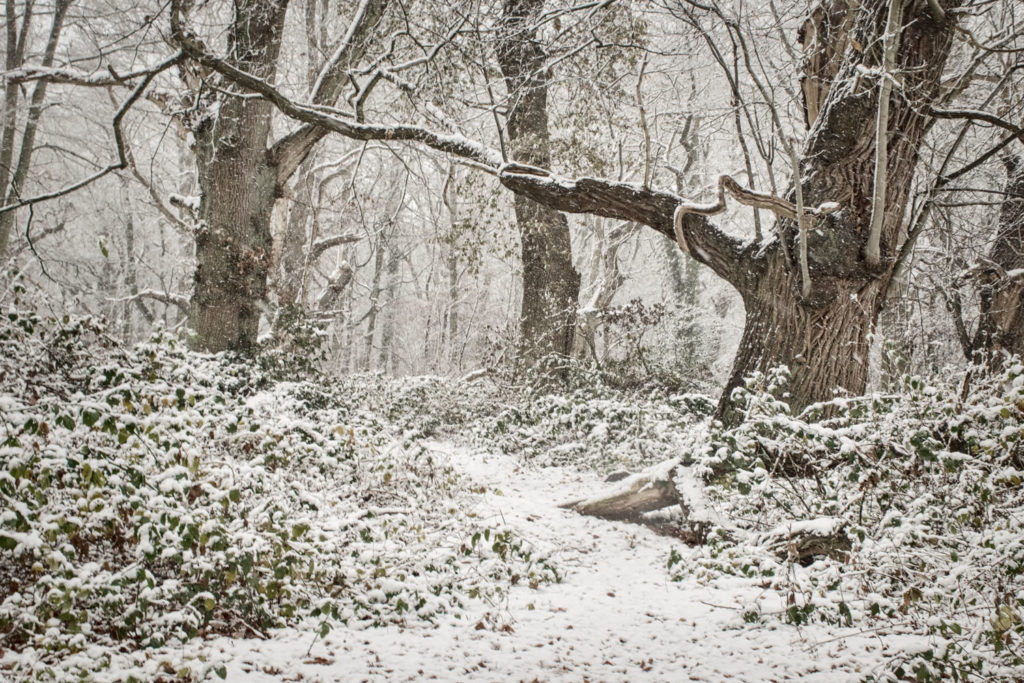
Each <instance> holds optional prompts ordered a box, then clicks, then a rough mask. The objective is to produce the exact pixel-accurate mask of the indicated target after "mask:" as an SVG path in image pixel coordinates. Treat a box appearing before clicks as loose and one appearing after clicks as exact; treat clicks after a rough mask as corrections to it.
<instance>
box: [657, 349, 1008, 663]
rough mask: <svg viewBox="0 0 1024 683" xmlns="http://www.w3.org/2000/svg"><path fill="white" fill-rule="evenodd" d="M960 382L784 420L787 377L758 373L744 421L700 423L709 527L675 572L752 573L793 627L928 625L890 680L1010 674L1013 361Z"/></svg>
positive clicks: (846, 402) (755, 615) (675, 558)
mask: <svg viewBox="0 0 1024 683" xmlns="http://www.w3.org/2000/svg"><path fill="white" fill-rule="evenodd" d="M964 381H965V380H964V379H962V378H961V379H959V381H957V380H955V379H951V380H950V381H939V380H935V381H931V382H929V381H926V380H924V379H921V378H907V379H906V380H905V382H904V386H903V387H902V390H901V391H900V392H899V393H896V394H891V395H878V396H869V397H864V398H851V399H842V400H836V401H834V402H832V403H830V404H828V405H821V406H817V407H812V408H810V409H808V411H806V412H805V413H804V414H802V415H793V414H792V413H791V412H790V411H789V409H788V406H787V405H786V404H785V403H784V402H783V401H782V400H780V399H779V398H776V396H777V395H778V394H779V389H780V388H781V387H783V386H784V385H785V373H775V374H772V375H769V376H766V377H758V378H754V379H753V380H752V381H751V383H750V385H749V387H748V390H747V391H746V392H745V395H744V400H745V406H746V421H745V422H744V423H743V424H742V425H741V426H739V427H737V428H734V429H723V428H722V427H721V426H720V425H714V424H713V425H711V426H710V427H709V428H708V429H707V432H706V433H705V436H704V438H703V441H702V447H701V449H700V451H699V457H698V463H699V466H700V467H702V468H703V471H704V472H705V474H707V475H708V476H710V477H711V484H710V485H709V487H708V488H707V489H706V491H705V493H706V495H707V498H708V499H707V501H706V502H707V503H708V505H709V507H710V508H711V509H712V510H713V512H714V516H713V520H714V522H715V523H714V524H712V525H711V528H710V529H709V530H708V535H707V544H706V545H704V546H703V547H702V548H700V549H699V550H698V553H697V555H696V558H695V559H694V560H686V561H684V560H683V556H682V555H680V554H677V553H673V554H672V558H671V559H670V568H671V570H672V571H673V572H674V573H675V574H676V575H677V576H682V575H692V574H696V575H698V576H699V577H702V578H704V579H707V580H713V579H714V578H715V577H717V576H720V575H722V574H723V573H728V574H738V575H742V576H748V577H756V578H757V579H758V580H760V581H762V582H763V584H764V586H765V587H766V588H768V587H771V588H774V589H775V590H777V591H780V592H782V593H783V594H784V595H786V596H787V599H786V604H785V605H783V606H780V608H779V610H778V612H777V613H778V615H779V616H781V617H782V618H783V619H784V620H785V621H787V622H789V623H792V624H796V625H800V624H802V623H805V622H807V621H808V620H824V621H828V622H831V623H836V624H843V625H850V626H855V627H857V628H860V629H870V630H877V631H878V632H879V633H906V634H919V635H922V636H924V637H923V638H922V640H921V644H920V647H919V649H918V650H917V651H913V652H907V653H906V655H905V657H902V658H900V659H898V660H895V661H892V662H891V663H890V667H889V672H890V674H891V676H892V677H893V679H894V680H905V677H909V678H911V679H916V680H918V681H930V680H939V679H950V680H1007V681H1009V680H1020V675H1021V672H1022V671H1024V622H1022V617H1024V486H1022V480H1024V366H1022V365H1020V364H1014V365H1012V366H1011V367H1009V368H1008V369H1007V371H1006V372H1005V373H1004V374H1002V375H999V376H995V377H987V378H985V377H983V378H981V379H978V378H975V379H974V382H973V384H972V385H971V386H970V387H967V386H965V384H964ZM809 542H813V543H817V545H818V548H817V550H816V551H815V552H810V553H805V552H803V550H804V549H806V547H807V544H808V543H809ZM763 611H764V608H763V606H762V605H760V604H759V605H751V606H750V610H749V611H748V612H747V614H746V619H747V620H748V621H758V620H760V619H762V618H764V617H765V616H766V614H765V613H763Z"/></svg>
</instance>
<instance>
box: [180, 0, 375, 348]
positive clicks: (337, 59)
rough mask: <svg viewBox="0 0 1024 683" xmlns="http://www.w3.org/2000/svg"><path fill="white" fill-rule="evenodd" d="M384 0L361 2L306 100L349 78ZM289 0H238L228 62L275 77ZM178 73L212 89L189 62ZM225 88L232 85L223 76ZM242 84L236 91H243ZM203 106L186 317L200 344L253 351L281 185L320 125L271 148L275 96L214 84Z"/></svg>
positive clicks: (196, 123) (198, 118) (333, 90)
mask: <svg viewBox="0 0 1024 683" xmlns="http://www.w3.org/2000/svg"><path fill="white" fill-rule="evenodd" d="M386 6H387V0H369V1H368V2H364V3H361V4H360V5H359V7H358V8H357V10H356V12H355V15H354V16H353V19H352V24H351V25H350V27H349V30H348V32H347V33H346V35H345V39H346V40H345V42H342V43H341V44H339V45H338V46H337V48H336V49H335V50H334V52H333V54H332V56H331V61H330V63H328V64H326V65H325V67H324V70H323V71H322V72H321V74H320V75H319V76H318V78H317V81H316V83H315V84H313V89H312V90H313V91H312V93H311V97H310V99H311V100H312V101H313V102H315V103H316V104H319V105H333V104H334V103H335V102H336V101H337V99H338V97H339V96H340V94H341V91H342V88H343V87H344V85H345V84H346V83H348V82H349V81H348V76H349V71H348V70H349V69H350V68H351V67H352V66H353V65H355V64H356V63H357V62H358V60H359V59H361V58H362V56H363V55H364V54H365V52H366V50H367V48H368V46H369V45H370V43H371V38H372V35H373V29H374V27H376V26H377V24H378V23H379V22H380V20H381V17H382V16H383V13H384V10H385V8H386ZM287 7H288V0H235V1H234V18H233V20H232V22H231V24H230V28H229V31H228V51H227V54H228V55H229V56H228V57H227V58H226V59H225V63H226V64H228V65H229V66H230V67H232V68H234V69H237V70H238V71H240V72H243V73H246V74H248V75H250V76H251V77H254V78H256V79H258V80H260V81H261V82H264V83H267V84H271V83H273V82H274V78H275V74H276V71H277V61H278V57H279V55H280V48H281V39H282V34H283V31H284V18H285V12H286V9H287ZM181 9H182V8H181V4H180V3H176V4H174V6H173V7H172V11H171V31H172V33H173V34H174V36H175V37H176V39H177V40H179V41H182V42H187V41H188V40H190V39H186V38H185V32H184V31H183V29H182V26H181ZM183 74H184V75H185V80H186V81H187V82H188V81H191V82H190V83H189V84H190V85H191V86H192V87H193V89H194V90H196V91H197V92H209V90H208V89H204V88H203V87H202V86H201V84H200V82H199V79H198V78H197V77H196V76H195V74H194V72H191V71H190V68H185V69H183ZM219 85H220V86H221V88H222V89H228V90H238V86H237V85H234V84H232V79H231V78H230V77H225V78H223V79H221V83H220V84H219ZM242 92H244V89H242V90H239V94H242ZM208 97H209V100H208V101H207V105H208V106H207V108H206V111H202V112H198V113H197V114H195V115H193V117H194V118H193V133H194V135H195V139H196V164H197V166H198V170H199V174H198V175H199V188H200V192H201V200H200V206H199V218H200V221H201V226H200V230H199V231H198V234H197V235H196V274H195V287H194V290H193V294H192V302H191V313H190V326H191V327H192V329H193V331H194V332H195V345H196V346H197V347H198V348H200V349H202V350H206V351H223V350H228V349H230V350H235V351H242V352H250V351H252V350H253V349H254V348H255V346H256V341H257V335H258V333H259V320H260V313H261V309H262V308H263V305H264V303H265V302H266V298H267V289H268V286H267V281H268V277H269V275H270V272H271V269H272V267H273V256H272V247H273V244H272V237H271V233H270V222H271V215H272V213H273V209H274V203H275V201H276V200H277V198H278V196H279V195H280V188H281V187H283V186H284V184H285V183H286V182H287V181H288V179H289V178H290V177H291V176H292V175H293V174H294V172H295V171H296V169H297V168H298V167H299V165H300V164H301V163H302V161H303V160H304V159H306V157H307V156H308V155H309V153H310V151H311V150H312V149H313V147H314V146H315V145H316V144H317V142H319V141H320V140H321V139H322V138H323V136H324V135H325V134H326V132H327V131H326V130H325V129H323V128H321V127H317V126H310V125H305V126H301V127H300V128H298V129H297V130H295V131H293V132H292V133H290V134H288V135H286V136H285V137H283V138H281V139H280V140H278V141H276V142H275V143H274V144H273V145H271V146H269V147H268V143H269V142H270V134H271V115H272V113H273V111H274V105H273V104H271V103H270V102H268V101H267V100H265V99H258V98H241V97H237V96H235V95H233V94H231V93H230V92H229V93H224V92H220V93H217V94H214V95H210V96H208Z"/></svg>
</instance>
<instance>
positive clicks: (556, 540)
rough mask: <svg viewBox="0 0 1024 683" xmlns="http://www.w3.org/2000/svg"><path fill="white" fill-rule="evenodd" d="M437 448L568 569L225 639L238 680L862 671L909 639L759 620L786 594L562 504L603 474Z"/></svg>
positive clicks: (704, 676)
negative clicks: (397, 607)
mask: <svg viewBox="0 0 1024 683" xmlns="http://www.w3.org/2000/svg"><path fill="white" fill-rule="evenodd" d="M431 449H432V450H434V451H435V452H437V454H438V455H439V456H441V455H443V456H445V457H448V458H449V459H450V460H451V462H452V464H453V465H454V466H455V467H456V468H457V469H458V470H459V471H461V472H462V473H463V475H464V476H465V477H466V478H467V479H468V480H469V481H470V482H472V486H473V487H474V489H475V490H478V491H480V490H481V489H482V493H480V494H479V505H478V508H477V514H478V515H479V516H480V517H481V518H482V520H483V521H485V522H487V523H490V524H492V525H494V526H505V525H507V526H509V527H512V528H513V529H515V530H517V531H518V532H519V533H520V534H521V535H522V536H524V537H525V538H527V539H528V540H530V541H531V542H532V543H534V545H536V546H537V547H538V549H539V550H541V551H543V552H544V553H546V554H548V555H549V556H550V557H551V558H552V559H553V560H554V561H555V562H556V564H557V566H558V567H559V569H560V570H562V571H563V572H564V573H565V574H566V576H565V578H564V581H563V582H562V583H560V584H556V585H549V586H543V587H541V588H540V589H536V590H534V589H530V588H529V587H528V586H515V587H514V588H513V589H512V590H511V591H510V593H509V595H508V596H507V597H506V598H505V600H503V601H502V603H501V604H495V605H486V604H480V603H477V604H474V605H472V606H471V608H470V610H469V611H468V613H467V614H465V615H463V618H462V619H459V620H456V619H453V618H445V619H443V620H441V621H440V623H438V624H436V625H433V626H431V625H427V626H417V627H411V628H399V627H397V626H394V627H387V628H377V629H368V630H362V631H357V630H351V629H342V628H336V629H335V630H334V631H332V632H331V633H330V634H329V635H328V636H327V637H326V638H325V639H324V640H317V639H315V638H314V636H313V634H312V633H309V632H303V631H298V630H284V631H281V632H279V633H277V634H276V635H275V636H274V637H273V638H272V639H271V640H269V641H224V642H222V643H220V644H219V647H221V648H223V649H226V650H228V652H229V653H230V655H231V658H232V665H231V666H230V667H229V675H228V680H229V681H282V680H291V681H364V680H365V681H392V680H394V681H406V680H408V681H415V680H441V681H535V680H536V681H687V680H689V681H751V682H754V681H781V680H801V681H858V680H862V679H864V678H865V677H869V676H871V674H872V673H873V671H874V670H875V669H876V667H877V666H878V664H879V662H881V661H883V660H884V658H886V656H887V655H886V652H885V649H886V648H892V647H898V645H899V641H898V640H894V639H892V638H891V637H890V638H888V639H886V641H885V643H883V642H881V641H880V640H878V639H876V638H873V637H871V636H870V635H869V634H865V635H852V636H851V635H849V634H848V633H843V632H842V631H840V630H834V629H830V628H828V627H824V626H818V625H815V626H811V627H806V628H802V629H797V628H794V627H792V626H788V625H785V624H783V623H781V622H779V621H778V620H777V619H775V618H773V617H766V618H764V619H763V620H762V622H761V623H758V624H745V623H744V622H743V618H742V614H743V611H744V610H747V609H750V607H751V605H753V604H754V603H755V601H758V602H759V603H760V605H761V609H762V611H763V612H765V613H769V612H774V611H778V610H781V609H783V608H784V604H785V603H784V598H783V596H780V595H778V594H775V593H773V592H771V591H766V590H764V589H762V588H760V587H759V586H757V585H755V584H754V583H753V582H752V581H748V580H740V579H723V580H719V581H718V582H716V583H715V585H713V586H710V587H709V586H701V585H699V584H698V583H697V582H696V581H694V580H687V581H684V582H680V583H674V582H670V581H668V579H667V575H668V574H667V571H666V567H665V565H666V561H667V559H668V556H669V552H670V549H671V548H672V547H676V548H677V549H678V551H679V552H681V553H683V555H684V557H685V556H686V554H687V549H686V548H685V547H683V546H681V545H680V544H679V543H677V542H676V541H673V540H672V539H668V538H664V537H659V536H657V535H655V534H653V533H652V532H650V531H648V530H647V529H645V528H642V527H638V526H635V525H630V524H624V523H614V522H606V521H603V520H598V519H593V518H588V517H583V516H580V515H578V514H576V513H573V512H569V511H566V510H562V509H560V508H559V507H558V504H559V503H563V502H565V501H567V500H572V499H574V498H581V497H584V496H590V495H593V494H594V493H595V492H596V491H598V490H600V488H601V487H602V486H605V485H604V484H603V482H601V480H600V479H599V478H598V477H596V476H595V475H590V474H582V473H579V472H575V471H572V470H569V469H565V468H547V469H531V468H525V467H519V466H517V464H516V463H515V462H514V461H513V459H512V458H510V457H507V456H500V455H484V454H481V453H479V452H475V451H471V450H468V449H463V448H457V447H452V446H450V445H448V444H443V443H436V444H432V445H431ZM484 624H487V627H486V628H484V627H483V625H484ZM478 625H479V626H480V627H479V628H478ZM842 636H847V637H842ZM311 645H312V647H310V646H311ZM307 651H308V654H307Z"/></svg>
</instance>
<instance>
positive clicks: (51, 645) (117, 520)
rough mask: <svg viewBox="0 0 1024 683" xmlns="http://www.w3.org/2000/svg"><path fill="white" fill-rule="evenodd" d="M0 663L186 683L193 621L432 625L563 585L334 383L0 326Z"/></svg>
mask: <svg viewBox="0 0 1024 683" xmlns="http://www.w3.org/2000/svg"><path fill="white" fill-rule="evenodd" d="M0 354H2V360H0V423H2V430H3V431H2V436H0V438H2V439H3V442H2V445H0V504H2V507H0V676H14V677H16V678H18V679H36V680H66V679H78V678H81V677H85V678H91V679H93V680H131V679H133V678H134V679H137V680H155V679H157V678H163V679H167V680H171V679H174V680H177V679H199V678H204V677H207V676H211V675H214V674H222V673H223V671H224V668H223V663H222V662H220V661H217V659H216V658H215V657H212V656H210V653H209V652H207V651H205V650H204V647H203V645H202V643H203V638H204V637H205V636H212V635H218V634H230V635H236V636H247V637H251V636H259V635H261V634H264V633H265V632H267V631H268V630H269V629H272V628H276V627H280V626H283V625H288V624H296V623H300V622H301V623H304V624H306V625H307V627H308V628H310V629H311V630H313V631H315V632H318V633H319V634H320V635H323V634H325V633H327V632H328V631H329V630H330V629H331V628H332V627H334V626H336V625H338V624H346V625H348V626H350V627H365V626H370V625H377V624H385V623H407V622H413V621H417V620H428V621H429V620H432V619H434V618H435V617H436V616H437V615H439V614H441V613H452V612H455V613H458V611H459V610H460V609H461V607H462V606H463V605H464V604H466V602H467V601H469V600H473V599H494V598H495V597H496V596H497V594H500V593H501V592H502V591H504V590H506V589H507V588H508V586H510V585H512V584H516V583H523V584H526V583H529V584H532V585H537V584H539V583H543V582H548V581H552V580H557V574H556V573H555V570H554V568H553V567H552V566H551V565H550V564H549V563H548V562H547V561H546V560H545V559H544V558H541V557H536V556H535V554H534V553H533V551H532V550H531V548H530V547H529V545H528V544H527V543H526V542H525V541H523V540H522V539H520V538H519V537H517V536H516V535H514V534H513V533H511V532H510V531H508V530H507V529H504V528H497V527H495V528H489V527H486V526H483V525H481V524H479V523H478V522H476V521H475V520H474V519H473V517H472V515H473V513H472V512H471V511H469V510H467V506H466V505H465V504H464V503H465V497H466V493H465V492H464V491H463V490H462V488H461V487H460V482H459V481H458V479H457V477H456V476H455V474H454V473H453V471H452V470H451V468H450V467H449V466H448V465H447V464H446V463H445V462H437V461H436V460H435V457H434V456H432V455H431V454H430V453H428V452H427V451H426V450H425V449H423V448H422V447H421V446H419V445H418V444H417V443H416V442H415V440H409V439H405V440H403V439H401V438H399V437H398V436H397V435H394V430H393V429H392V428H391V427H390V426H389V425H388V423H387V422H386V421H385V420H383V419H381V418H380V417H379V416H378V415H375V414H374V413H372V412H370V411H367V410H363V409H359V408H356V407H354V406H355V404H356V403H358V402H357V401H350V400H348V397H347V390H346V388H345V387H343V386H341V385H340V384H333V383H331V382H325V381H323V380H316V381H303V382H290V383H284V382H277V383H275V382H272V381H269V380H268V379H267V378H266V377H265V376H264V375H262V374H261V371H260V370H258V369H257V368H256V367H254V366H253V365H250V364H243V363H233V362H231V361H229V360H226V359H224V358H223V357H217V356H203V355H197V354H192V353H188V352H186V351H184V350H183V349H181V348H180V347H179V346H178V345H176V343H175V342H174V341H173V340H169V339H161V338H157V339H154V340H153V341H151V342H150V343H148V344H144V345H141V346H139V347H137V348H135V349H132V350H124V349H121V348H119V347H118V346H117V344H115V343H114V342H112V341H111V340H110V339H109V338H107V336H106V334H105V332H104V330H103V328H102V326H100V325H97V324H94V323H92V322H90V321H88V320H68V319H65V320H63V321H60V322H57V321H44V320H40V319H38V318H37V317H36V316H34V315H32V314H29V313H17V312H11V313H10V314H9V315H7V316H5V317H4V318H3V319H2V320H0Z"/></svg>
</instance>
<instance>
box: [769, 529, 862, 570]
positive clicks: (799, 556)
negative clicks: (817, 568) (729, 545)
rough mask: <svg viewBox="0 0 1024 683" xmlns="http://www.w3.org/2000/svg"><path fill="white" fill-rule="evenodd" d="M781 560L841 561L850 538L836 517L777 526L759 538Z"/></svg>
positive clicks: (802, 561) (806, 562) (805, 561)
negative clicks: (823, 559)
mask: <svg viewBox="0 0 1024 683" xmlns="http://www.w3.org/2000/svg"><path fill="white" fill-rule="evenodd" d="M758 541H759V544H760V545H763V546H765V547H766V548H769V549H771V550H772V551H773V552H774V553H775V554H776V555H777V556H779V557H780V558H781V559H783V560H789V561H791V562H797V563H799V564H803V565H807V564H810V563H811V562H812V561H813V560H814V559H815V558H818V557H825V556H827V557H831V558H833V559H843V558H844V557H845V556H846V553H847V551H848V550H850V539H849V537H848V536H847V535H846V530H845V529H844V528H843V525H842V521H841V520H839V519H837V518H835V517H820V518H818V519H805V520H795V521H792V522H786V523H784V524H780V525H778V526H777V527H775V528H774V529H772V530H771V531H769V532H767V533H765V534H763V535H762V536H761V538H760V539H758Z"/></svg>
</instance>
